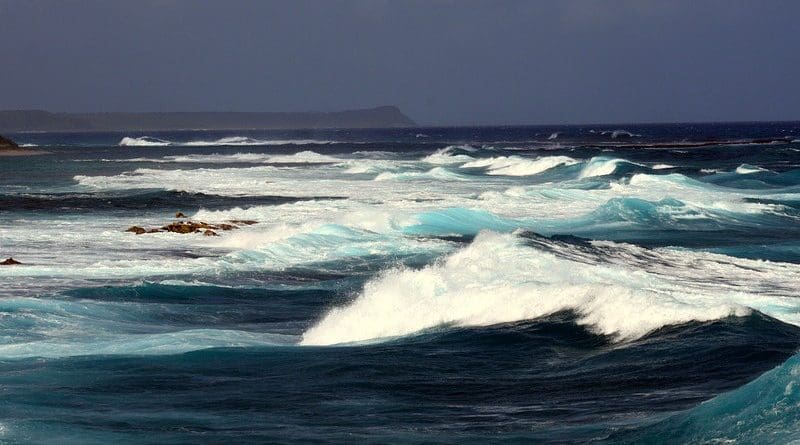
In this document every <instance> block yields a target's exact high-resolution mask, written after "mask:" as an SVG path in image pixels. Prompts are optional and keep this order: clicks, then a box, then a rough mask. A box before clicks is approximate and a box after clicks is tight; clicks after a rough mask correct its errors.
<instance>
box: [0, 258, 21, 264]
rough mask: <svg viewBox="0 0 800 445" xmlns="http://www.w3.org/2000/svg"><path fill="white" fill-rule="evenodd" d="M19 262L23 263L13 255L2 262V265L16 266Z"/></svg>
mask: <svg viewBox="0 0 800 445" xmlns="http://www.w3.org/2000/svg"><path fill="white" fill-rule="evenodd" d="M17 264H22V263H20V262H19V261H17V260H15V259H14V258H11V257H9V258H7V259H5V260H3V261H2V262H0V266H16V265H17Z"/></svg>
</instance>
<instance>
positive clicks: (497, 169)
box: [461, 156, 578, 176]
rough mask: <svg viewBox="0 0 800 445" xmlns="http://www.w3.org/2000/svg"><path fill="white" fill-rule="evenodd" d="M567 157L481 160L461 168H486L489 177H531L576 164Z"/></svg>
mask: <svg viewBox="0 0 800 445" xmlns="http://www.w3.org/2000/svg"><path fill="white" fill-rule="evenodd" d="M577 163H578V161H576V160H575V159H572V158H570V157H568V156H544V157H541V158H536V159H530V158H522V157H519V156H500V157H494V158H482V159H476V160H474V161H470V162H467V163H465V164H463V165H461V168H486V169H487V173H488V174H490V175H504V176H531V175H536V174H539V173H542V172H544V171H546V170H550V169H551V168H554V167H558V166H562V165H573V164H577Z"/></svg>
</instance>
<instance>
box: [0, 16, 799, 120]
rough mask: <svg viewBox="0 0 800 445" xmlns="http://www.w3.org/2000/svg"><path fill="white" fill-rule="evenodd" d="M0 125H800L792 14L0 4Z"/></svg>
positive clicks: (796, 43) (795, 21)
mask: <svg viewBox="0 0 800 445" xmlns="http://www.w3.org/2000/svg"><path fill="white" fill-rule="evenodd" d="M0 64H1V65H0V109H44V110H49V111H70V112H75V111H228V110H231V111H310V110H314V111H335V110H342V109H355V108H362V107H372V106H378V105H396V106H398V107H400V109H401V110H402V111H403V112H405V113H406V114H407V115H409V116H410V117H411V118H412V119H414V120H415V121H417V122H418V123H420V124H424V125H471V124H559V123H593V122H595V123H612V122H688V121H738V120H800V1H793V0H790V1H782V0H718V1H709V0H686V1H683V0H669V1H667V0H663V1H650V0H608V1H601V0H595V1H589V0H561V1H555V0H554V1H535V0H529V1H520V0H487V1H477V0H426V1H412V0H409V1H404V0H291V1H289V0H287V1H240V0H225V1H222V0H219V1H206V0H159V1H153V0H137V1H127V0H96V1H95V0H80V1H78V0H0Z"/></svg>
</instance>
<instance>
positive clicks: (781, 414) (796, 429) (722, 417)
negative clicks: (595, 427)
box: [609, 354, 800, 444]
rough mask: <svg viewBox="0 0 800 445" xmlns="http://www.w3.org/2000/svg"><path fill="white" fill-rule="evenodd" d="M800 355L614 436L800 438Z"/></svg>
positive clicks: (654, 439)
mask: <svg viewBox="0 0 800 445" xmlns="http://www.w3.org/2000/svg"><path fill="white" fill-rule="evenodd" d="M798 375H800V355H798V354H796V355H794V356H792V357H791V358H789V359H788V360H787V361H786V362H784V363H783V364H781V365H780V366H777V367H776V368H774V369H772V370H770V371H768V372H766V373H765V374H764V375H761V376H760V377H758V378H757V379H755V380H754V381H752V382H750V383H747V384H746V385H744V386H742V387H740V388H737V389H735V390H733V391H731V392H728V393H725V394H722V395H719V396H717V397H715V398H713V399H711V400H708V401H706V402H705V403H703V404H701V405H698V406H696V407H694V408H692V409H690V410H688V411H686V412H682V413H679V414H676V415H674V416H671V417H669V418H668V419H666V420H663V421H661V422H658V423H655V424H654V425H650V426H645V427H643V428H640V429H638V430H634V431H631V432H625V433H618V434H615V435H613V436H612V437H611V439H610V440H609V441H610V442H614V443H645V444H650V443H652V444H656V443H664V442H673V443H794V442H796V441H797V440H800V385H798V382H797V376H798Z"/></svg>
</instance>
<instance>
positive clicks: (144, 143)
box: [119, 136, 171, 147]
mask: <svg viewBox="0 0 800 445" xmlns="http://www.w3.org/2000/svg"><path fill="white" fill-rule="evenodd" d="M119 145H120V146H123V147H125V146H129V147H165V146H167V145H171V142H169V141H165V140H162V139H158V138H152V137H148V136H145V137H140V138H132V137H127V136H126V137H124V138H122V140H120V141H119Z"/></svg>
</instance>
